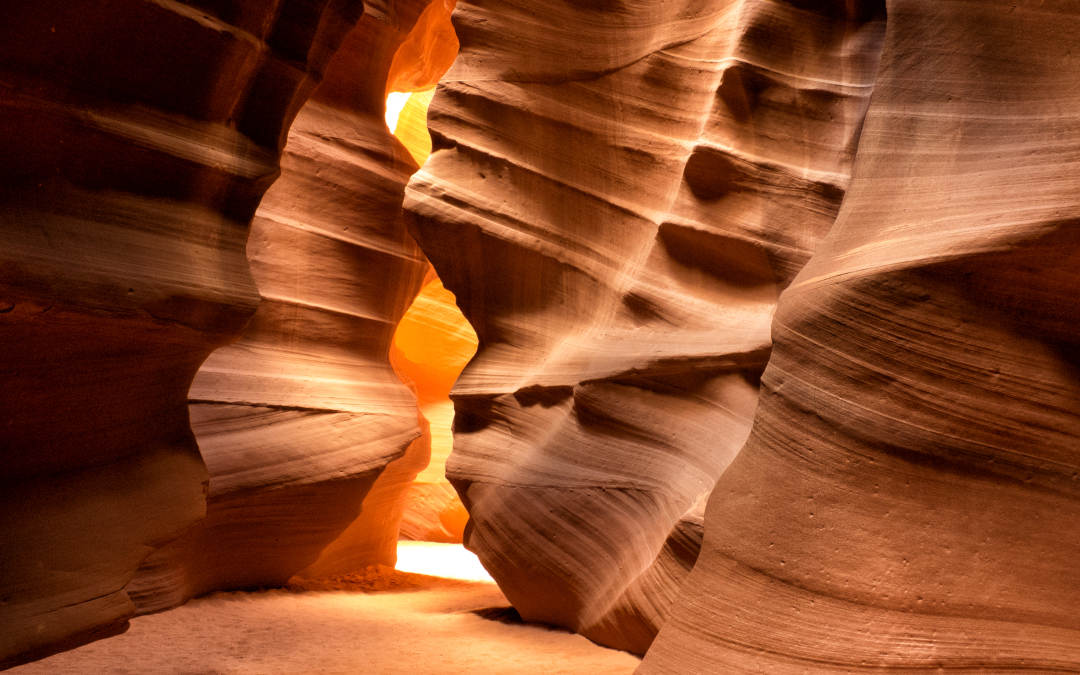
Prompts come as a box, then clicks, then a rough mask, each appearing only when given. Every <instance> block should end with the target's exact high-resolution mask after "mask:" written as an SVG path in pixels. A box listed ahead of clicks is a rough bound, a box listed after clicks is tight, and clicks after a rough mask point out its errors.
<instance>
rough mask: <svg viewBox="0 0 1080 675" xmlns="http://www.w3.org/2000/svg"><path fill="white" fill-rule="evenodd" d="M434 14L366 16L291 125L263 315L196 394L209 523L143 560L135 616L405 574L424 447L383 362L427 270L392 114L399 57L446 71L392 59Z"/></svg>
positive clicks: (264, 253)
mask: <svg viewBox="0 0 1080 675" xmlns="http://www.w3.org/2000/svg"><path fill="white" fill-rule="evenodd" d="M437 4H438V6H439V7H440V8H443V10H444V13H445V7H444V6H443V3H442V2H441V0H439V2H438V3H437ZM425 5H426V3H424V2H420V1H417V2H395V3H393V4H392V5H387V6H386V7H384V8H383V9H384V10H385V11H391V10H392V11H391V14H392V17H389V18H388V17H387V16H382V19H379V18H378V17H377V16H376V15H375V14H374V13H373V12H375V9H374V8H369V10H368V14H367V15H366V16H365V17H364V18H363V19H362V20H361V21H360V23H359V24H358V25H357V27H356V28H355V29H354V30H353V32H352V33H350V35H349V36H348V38H347V39H346V40H345V42H344V44H343V45H342V47H341V49H340V51H339V52H338V54H337V56H336V57H335V58H334V60H333V61H332V62H331V63H330V65H329V66H328V67H327V72H326V77H325V80H324V82H323V83H322V85H321V86H320V87H319V89H318V90H317V92H316V93H315V95H314V96H313V98H312V100H311V101H310V102H309V103H308V104H307V105H305V106H304V108H303V109H302V110H301V112H300V113H299V115H298V116H297V118H296V121H295V123H294V124H293V126H292V128H291V130H290V131H289V141H288V145H287V146H286V149H285V154H284V156H283V158H282V175H281V178H280V179H279V180H278V181H277V182H276V183H275V184H274V185H273V187H272V188H270V190H269V191H268V192H267V194H266V197H265V198H264V199H263V201H262V203H261V205H260V206H259V209H258V211H257V213H256V216H255V219H254V222H253V224H252V229H251V236H250V239H249V241H248V246H247V255H248V259H249V260H250V263H251V269H252V273H253V275H254V277H255V280H256V282H257V283H258V286H259V292H260V294H261V296H262V304H261V305H260V306H259V309H258V311H257V312H256V314H255V317H254V318H253V320H252V321H251V323H250V324H249V326H248V328H247V330H246V331H245V332H244V335H243V337H242V338H241V340H240V341H238V342H236V343H235V344H233V345H230V346H228V347H225V348H223V349H220V350H218V351H217V352H215V353H214V354H213V355H212V356H211V357H210V358H209V359H207V361H206V362H205V363H204V364H203V366H202V368H201V369H200V370H199V373H198V375H197V376H196V377H195V381H194V383H193V385H192V387H191V391H190V399H191V417H192V427H193V429H194V431H195V434H196V437H197V438H198V441H199V446H200V449H201V451H202V454H203V456H204V457H205V459H206V464H207V467H208V469H209V473H210V484H209V485H210V487H209V498H208V503H207V517H206V520H205V521H203V522H202V523H200V524H198V525H196V526H195V527H193V528H192V529H191V531H189V532H188V533H187V534H186V535H185V536H184V537H183V538H181V539H179V540H177V541H176V542H174V543H173V544H171V545H170V546H168V547H166V548H164V549H161V550H159V551H157V552H155V553H154V554H153V555H152V556H151V557H150V558H149V559H147V561H146V562H145V563H144V565H143V567H142V569H141V570H140V574H139V575H138V576H137V577H136V579H135V580H134V581H133V582H132V584H131V586H130V587H129V593H130V594H131V596H132V597H133V599H134V600H135V602H136V605H137V606H138V608H139V611H140V612H149V611H158V610H161V609H167V608H169V607H172V606H175V605H177V604H180V603H182V602H185V601H186V600H187V599H189V598H191V597H195V596H198V595H202V594H204V593H207V592H210V591H213V590H223V589H235V588H250V587H259V586H280V585H282V584H284V583H285V582H286V581H287V580H288V579H289V578H290V577H292V576H293V575H295V574H297V573H300V574H301V575H315V576H323V575H327V574H339V573H348V572H352V571H355V570H357V569H362V568H364V567H367V566H369V565H375V564H384V565H393V564H394V561H395V558H396V545H397V537H398V522H399V520H400V518H401V512H402V510H403V508H404V503H405V493H406V490H407V488H408V485H409V483H410V482H411V481H412V479H413V477H414V476H415V475H416V473H417V472H418V471H419V470H420V469H422V468H423V467H424V465H425V463H426V454H425V452H424V448H421V447H419V446H416V444H413V445H412V447H410V444H411V443H412V441H413V440H414V439H416V438H417V437H418V436H419V435H420V428H419V426H418V424H417V409H416V402H415V398H414V397H413V395H412V394H411V393H410V391H409V390H408V388H407V387H406V386H405V385H403V384H402V383H401V381H400V380H399V379H398V378H397V376H396V375H395V374H394V371H393V369H392V367H391V364H390V361H389V356H388V355H389V349H390V342H391V338H392V337H393V335H394V330H395V326H396V325H397V323H398V321H399V320H400V318H401V316H402V314H404V312H405V310H406V309H407V308H408V307H409V305H410V303H411V302H412V301H413V298H414V296H415V295H416V293H417V292H418V290H419V289H420V284H421V281H422V280H423V278H424V274H425V273H426V271H427V269H428V268H429V265H428V263H427V261H426V260H425V259H424V257H423V255H422V254H421V253H420V251H419V249H418V248H417V247H416V244H415V243H414V242H413V241H412V238H411V237H410V236H409V235H408V234H407V233H406V232H405V228H404V225H403V224H402V222H401V216H400V211H401V199H402V195H403V190H404V185H405V182H406V181H407V180H408V178H409V176H410V175H411V174H412V172H413V171H415V170H416V168H417V165H416V164H415V163H414V161H413V158H412V156H411V155H410V153H409V151H407V149H406V148H405V147H404V146H402V144H401V143H400V142H398V141H397V140H396V139H395V138H394V137H393V136H392V135H391V134H390V132H389V131H388V130H387V128H386V124H385V122H384V120H383V106H384V103H385V91H386V88H387V82H388V79H392V78H394V77H395V75H394V74H393V71H394V67H395V64H396V68H397V69H399V70H401V69H408V68H407V67H408V66H409V65H410V64H411V65H412V69H413V70H423V67H426V68H427V70H426V71H424V72H428V71H431V70H432V69H435V70H438V64H437V63H436V64H427V63H421V64H415V63H412V62H410V61H409V60H408V59H405V60H404V61H403V60H402V59H401V58H396V57H395V53H396V52H397V51H398V50H399V47H400V46H401V45H402V44H403V43H408V41H409V39H410V31H412V30H413V27H414V25H417V26H418V28H417V29H418V30H420V31H421V32H424V31H426V32H431V30H433V29H432V27H431V26H430V25H428V24H430V23H431V21H432V20H431V19H425V21H426V22H425V23H422V22H421V21H419V19H421V18H423V17H427V16H431V15H432V12H428V11H426V8H425ZM435 15H436V16H438V13H435ZM415 58H417V59H423V58H425V55H424V54H419V55H417V56H415ZM395 59H396V60H395ZM402 64H404V65H402ZM443 70H445V65H444V66H443ZM439 72H441V71H439ZM436 76H437V73H436ZM417 77H419V76H418V75H416V74H415V73H414V74H413V81H415V80H416V78H417ZM391 84H393V83H392V82H391ZM429 84H431V83H429ZM407 449H408V452H406V450H407ZM384 469H385V470H384Z"/></svg>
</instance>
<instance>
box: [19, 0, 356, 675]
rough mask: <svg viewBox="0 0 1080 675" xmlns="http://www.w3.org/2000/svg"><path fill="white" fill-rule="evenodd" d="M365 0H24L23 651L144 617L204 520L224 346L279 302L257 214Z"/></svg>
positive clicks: (111, 630) (40, 650)
mask: <svg viewBox="0 0 1080 675" xmlns="http://www.w3.org/2000/svg"><path fill="white" fill-rule="evenodd" d="M362 9H363V3H361V2H359V0H282V1H281V2H274V3H265V2H245V1H244V0H235V1H227V2H215V1H209V0H208V1H205V2H196V3H189V4H182V3H179V2H172V1H160V2H143V1H142V0H108V1H105V0H82V1H79V2H70V1H68V0H33V1H32V2H26V1H22V0H12V1H10V2H4V3H3V4H2V5H0V157H2V158H3V159H2V162H0V223H2V224H3V225H2V227H0V344H2V345H3V346H2V349H0V429H2V432H0V433H2V439H0V463H2V467H3V468H2V474H0V475H2V477H0V512H2V513H3V514H4V515H3V517H2V519H0V541H2V542H3V547H2V551H0V626H3V629H2V630H0V668H2V667H5V666H9V665H12V664H14V663H20V662H23V661H25V660H28V659H33V658H39V657H41V656H43V655H46V654H49V653H52V652H54V651H56V650H59V649H63V648H69V647H71V646H74V645H78V644H81V643H84V642H86V641H88V640H92V639H96V638H99V637H103V636H107V635H111V634H115V633H118V632H121V631H123V630H124V629H125V627H126V625H127V623H126V622H127V618H128V617H130V616H131V615H132V612H133V611H134V607H133V605H132V603H131V601H130V599H129V598H128V596H127V594H126V593H125V592H124V587H125V585H126V584H127V583H128V581H129V580H130V579H131V578H132V575H133V574H134V573H135V571H136V568H137V567H138V566H139V564H140V562H141V561H142V560H143V559H144V558H145V557H146V556H147V555H149V554H150V553H151V552H153V551H154V550H155V549H158V548H160V547H161V546H162V545H164V544H166V543H167V542H168V541H169V540H171V539H174V538H175V537H177V536H179V535H180V534H181V533H182V532H184V531H185V529H186V528H188V527H189V526H191V525H192V524H193V523H195V522H196V521H198V520H199V519H200V518H202V516H203V513H204V509H205V485H206V480H207V473H206V467H205V466H204V465H203V462H202V459H201V458H200V456H199V452H198V448H197V445H196V442H195V438H194V436H193V435H192V432H191V428H190V426H189V421H188V410H187V391H188V387H189V386H190V384H191V381H192V378H193V377H194V375H195V372H196V370H197V369H198V368H199V365H200V364H201V363H202V361H203V360H204V359H205V358H206V357H207V355H209V354H210V352H211V351H212V350H214V349H215V348H217V347H220V346H222V345H223V344H226V343H228V342H230V341H232V340H234V339H236V337H237V336H238V335H239V334H240V333H241V331H242V330H243V328H244V325H245V323H246V322H247V321H248V319H249V318H250V317H251V315H252V313H253V312H254V311H255V307H256V305H257V303H258V301H259V296H258V293H257V291H256V288H255V285H254V283H253V281H252V278H251V274H250V272H249V270H248V263H247V259H246V257H245V255H244V245H245V240H246V237H247V228H248V224H249V223H250V220H251V218H252V216H253V214H254V211H255V207H256V205H257V204H258V202H259V199H260V198H261V197H262V194H263V192H264V191H265V190H266V188H267V187H268V186H269V185H270V183H271V182H272V181H273V179H274V178H275V176H276V175H277V170H278V166H277V165H278V155H279V152H280V150H281V146H282V145H283V142H284V134H285V130H286V129H287V128H288V126H289V124H290V123H291V121H292V118H293V116H294V115H295V114H296V111H297V110H299V108H300V106H301V105H302V104H303V102H304V101H305V100H306V99H307V98H308V96H309V95H310V92H311V90H312V89H314V87H315V86H316V84H317V83H318V81H319V79H320V77H321V74H322V71H323V68H324V66H325V65H326V62H327V60H328V59H329V58H330V56H331V55H332V54H333V52H334V50H335V49H337V47H338V46H339V45H340V43H341V40H342V39H343V38H344V37H345V34H346V33H347V32H348V31H349V30H350V29H351V28H352V27H353V26H354V25H355V23H356V22H357V20H358V19H359V18H360V14H361V12H362Z"/></svg>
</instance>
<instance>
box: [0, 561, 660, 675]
mask: <svg viewBox="0 0 1080 675" xmlns="http://www.w3.org/2000/svg"><path fill="white" fill-rule="evenodd" d="M447 550H449V549H447ZM455 555H459V554H457V553H455ZM638 663H639V659H638V658H637V657H636V656H633V655H631V654H627V653H626V652H619V651H615V650H611V649H606V648H604V647H600V646H598V645H596V644H594V643H592V642H589V641H588V640H586V639H585V638H583V637H581V636H580V635H576V634H573V633H570V632H568V631H564V630H561V629H555V628H551V627H547V626H541V625H534V624H525V623H521V621H520V618H518V617H517V614H516V612H514V610H512V609H510V607H509V603H507V601H506V598H505V596H503V594H502V592H501V591H499V588H498V587H497V586H496V585H495V584H493V583H490V582H476V581H464V580H457V579H447V578H441V577H434V576H426V575H420V574H413V573H409V572H402V571H398V570H392V569H390V568H387V567H380V568H369V569H368V570H365V571H363V572H361V573H357V574H352V575H342V576H336V577H329V578H326V579H317V580H309V581H299V580H294V581H293V583H292V584H291V585H290V586H289V587H288V588H286V589H274V590H264V591H255V592H234V593H215V594H213V595H209V596H206V597H204V598H199V599H196V600H192V601H191V602H189V603H187V604H186V605H184V606H183V607H178V608H176V609H173V610H170V611H168V612H162V613H161V614H154V615H150V616H142V617H138V618H136V619H133V620H132V621H131V629H130V630H129V631H128V632H127V633H125V634H123V635H120V636H117V637H114V638H109V639H107V640H102V641H99V642H95V643H92V644H89V645H86V646H85V647H81V648H79V649H76V650H73V651H70V652H64V653H62V654H57V655H55V656H51V657H49V658H47V659H44V660H41V661H37V662H35V663H30V664H27V665H24V666H20V667H17V668H14V669H12V670H10V671H9V672H10V673H12V675H369V674H370V675H399V674H402V675H403V674H406V673H407V674H409V675H459V674H461V673H497V674H500V675H501V674H506V675H518V674H525V673H529V674H542V675H582V674H588V675H629V674H630V673H632V672H633V670H634V668H636V667H637V665H638Z"/></svg>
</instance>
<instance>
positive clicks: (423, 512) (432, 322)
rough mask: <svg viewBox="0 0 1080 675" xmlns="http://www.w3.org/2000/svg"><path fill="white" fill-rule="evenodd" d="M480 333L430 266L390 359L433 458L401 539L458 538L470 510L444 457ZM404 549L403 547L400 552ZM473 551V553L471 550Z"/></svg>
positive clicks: (412, 494)
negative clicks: (456, 397) (457, 389)
mask: <svg viewBox="0 0 1080 675" xmlns="http://www.w3.org/2000/svg"><path fill="white" fill-rule="evenodd" d="M477 345H478V341H477V337H476V332H475V331H474V330H473V328H472V326H471V325H469V322H468V321H467V320H466V319H465V317H464V316H463V315H462V313H461V311H460V310H459V309H458V307H457V303H456V299H455V297H454V294H453V293H451V292H450V291H448V290H447V289H446V288H444V287H443V285H442V281H440V280H439V277H438V276H436V274H435V271H434V270H431V271H430V272H429V273H428V276H427V278H426V279H425V284H424V287H423V288H422V289H421V291H420V293H419V295H417V296H416V299H415V300H414V301H413V304H412V306H411V307H409V309H408V311H406V312H405V315H404V316H403V317H402V319H401V322H400V323H399V324H398V327H397V330H396V332H395V333H394V340H393V342H392V344H391V347H390V361H391V363H393V365H394V370H395V371H396V372H397V373H398V376H399V377H400V378H401V380H402V381H403V382H405V383H406V384H408V385H409V386H410V387H411V388H412V390H413V391H414V392H415V393H416V399H417V407H418V409H419V414H420V417H421V428H422V429H424V427H426V429H424V436H423V437H422V438H421V439H420V441H418V442H420V443H425V444H426V445H427V448H426V449H427V450H428V452H429V453H430V457H431V459H430V462H429V463H428V466H427V468H426V469H424V470H423V471H421V472H420V474H419V475H418V476H417V477H416V480H415V481H414V482H413V484H412V486H411V487H410V489H409V493H408V495H407V497H406V499H407V501H406V506H405V514H404V516H403V517H402V522H401V535H400V536H401V538H402V539H406V540H419V541H432V542H443V543H460V542H461V540H462V536H463V534H464V531H465V523H466V522H467V521H468V513H467V512H466V511H465V507H464V506H462V504H461V500H460V499H459V498H458V496H457V493H456V492H455V491H454V489H453V487H452V486H451V485H450V483H449V482H448V481H447V480H446V459H447V457H448V456H449V455H450V452H451V451H452V450H453V447H454V438H453V433H452V432H451V426H452V425H453V422H454V404H453V402H452V401H451V400H450V389H451V388H452V387H453V386H454V382H455V381H456V380H457V378H458V376H459V375H460V374H461V371H462V370H463V369H464V368H465V365H466V364H467V363H468V362H469V360H470V359H471V358H472V357H473V354H475V353H476V348H477ZM400 555H401V549H400V547H399V556H400ZM470 555H471V554H470Z"/></svg>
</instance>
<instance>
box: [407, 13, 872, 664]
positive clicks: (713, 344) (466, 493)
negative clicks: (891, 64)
mask: <svg viewBox="0 0 1080 675" xmlns="http://www.w3.org/2000/svg"><path fill="white" fill-rule="evenodd" d="M530 7H531V6H530ZM691 17H692V18H691ZM880 18H881V17H880V16H875V14H874V12H872V11H870V12H864V13H861V14H857V15H856V14H853V15H851V16H847V15H845V14H843V13H841V14H840V15H839V16H836V15H834V14H829V13H815V12H812V11H807V10H801V9H797V8H795V7H794V6H792V5H789V4H785V3H772V2H738V3H667V4H657V3H633V2H630V3H619V5H618V8H615V7H614V6H612V7H608V6H606V5H604V4H603V3H601V4H595V3H586V4H581V3H578V4H575V5H574V6H573V7H572V8H571V7H570V6H569V5H559V6H558V7H557V8H553V9H552V11H550V12H543V13H540V12H535V11H531V10H530V9H529V8H527V7H525V3H515V2H499V3H486V2H485V3H475V4H474V3H464V2H463V3H459V6H458V10H457V13H456V14H455V22H456V25H457V26H458V28H459V37H460V39H461V45H462V54H461V57H460V58H459V59H458V61H457V62H456V63H455V65H454V67H453V68H451V70H450V71H449V73H448V75H447V77H446V78H445V79H444V82H443V84H441V85H440V89H439V91H438V93H437V94H436V96H435V99H434V101H433V102H432V106H431V111H430V114H429V122H430V125H431V128H432V133H433V137H434V147H435V152H434V153H433V154H432V156H431V158H430V160H429V162H428V163H427V164H426V165H425V167H424V168H423V169H422V170H421V171H420V172H419V173H417V174H416V176H414V178H413V180H412V182H411V183H410V187H409V190H408V194H407V197H406V210H407V212H408V218H409V227H410V231H412V232H413V233H414V234H415V236H416V237H417V240H418V241H419V242H420V244H421V247H422V248H423V249H424V250H425V253H426V254H427V255H428V257H429V259H430V260H431V261H432V263H433V264H434V266H435V268H436V270H438V272H439V274H440V276H441V277H442V279H443V280H444V282H445V283H446V286H447V288H449V289H450V290H452V291H453V292H454V293H455V295H456V296H457V300H458V304H459V305H460V306H461V308H462V311H463V312H464V314H465V316H466V317H467V318H468V319H469V321H470V322H471V323H472V325H473V326H474V327H475V328H476V332H477V334H478V335H479V339H480V349H479V352H478V354H477V356H476V357H475V359H474V360H473V361H472V362H471V363H470V365H469V367H468V368H467V369H466V370H465V372H464V374H463V375H462V378H461V380H460V381H459V382H458V384H457V385H456V386H455V388H454V393H453V395H452V398H453V399H454V402H455V406H456V412H457V419H456V421H455V440H454V442H455V450H454V453H453V454H452V455H451V457H450V460H449V461H448V464H447V473H448V476H449V477H450V479H451V481H452V482H453V483H454V485H455V486H456V487H457V488H458V491H459V493H460V494H461V495H462V499H463V501H464V504H465V506H466V507H467V508H468V510H469V513H470V515H471V521H470V525H469V528H468V529H467V530H466V538H465V541H466V545H467V546H468V547H469V548H470V549H472V550H474V551H476V552H477V554H478V555H479V556H480V558H481V560H482V561H483V562H484V564H485V566H486V567H487V568H488V570H489V571H490V572H491V573H492V576H494V578H495V579H496V580H497V581H498V582H499V584H500V586H501V587H502V588H503V590H504V592H505V593H506V594H507V597H508V598H509V599H510V600H511V602H513V603H514V605H515V607H517V609H518V610H519V611H520V612H521V613H522V616H524V617H525V618H527V619H530V620H539V621H546V622H550V623H555V624H559V625H563V626H568V627H570V628H572V629H574V630H577V631H580V632H582V633H583V634H585V635H586V636H589V637H591V638H593V639H596V640H599V641H603V642H604V643H606V644H613V645H617V646H619V647H621V648H625V649H630V650H633V651H636V652H638V653H643V652H644V651H645V649H646V648H647V647H648V644H649V642H650V641H651V639H652V636H653V635H654V634H655V631H656V629H657V628H658V626H659V625H660V624H661V623H662V622H663V619H664V617H665V616H666V613H667V611H668V603H669V602H670V599H671V598H672V597H673V596H674V592H675V589H677V588H678V586H679V584H680V583H681V581H682V578H683V577H684V576H685V574H686V572H687V570H688V569H689V566H690V565H692V558H693V556H692V555H689V554H688V555H689V557H684V558H683V560H685V564H683V563H679V564H674V566H673V563H672V562H671V560H670V556H669V554H667V553H664V550H665V549H664V547H665V542H669V541H670V540H671V538H672V537H676V538H679V537H682V535H681V534H678V533H679V532H681V531H682V529H681V528H683V527H684V525H680V521H684V522H686V523H688V522H692V521H693V520H694V516H693V515H692V511H693V507H694V505H695V504H696V503H698V502H699V500H700V499H701V498H702V497H703V496H704V495H706V494H708V492H709V491H710V490H711V489H712V486H713V484H714V482H715V481H716V479H717V477H719V476H720V474H721V473H722V472H723V470H724V468H725V467H726V466H727V465H728V463H730V462H731V460H732V459H733V458H734V457H735V454H736V453H737V452H738V450H739V448H740V447H741V446H742V444H743V442H744V440H745V438H746V435H747V434H748V433H749V430H750V423H751V418H752V415H753V411H754V408H755V405H756V399H757V380H758V377H759V375H760V373H761V371H762V369H763V368H764V365H765V363H766V360H767V358H768V355H769V350H770V339H769V326H770V322H771V319H772V313H773V310H774V308H775V303H776V298H777V294H778V292H779V291H780V290H781V289H782V288H784V287H785V286H786V285H787V283H789V281H790V280H791V278H792V277H793V276H794V274H795V272H796V271H797V270H798V269H799V267H801V265H802V264H803V263H805V261H806V260H807V259H808V258H809V256H810V253H811V252H812V249H813V247H814V245H815V243H816V241H817V239H818V238H819V237H821V236H823V235H824V234H825V232H826V231H827V230H828V228H829V227H830V226H831V224H832V222H833V218H834V217H835V214H836V211H837V209H838V207H839V203H840V200H841V198H842V197H843V194H844V190H845V189H846V187H847V181H848V176H849V172H850V165H851V161H852V157H853V153H854V150H855V146H856V144H857V140H858V133H859V130H860V128H861V123H862V116H863V113H864V111H865V108H866V105H867V101H868V98H869V94H870V92H871V90H872V85H873V77H874V73H875V70H876V55H877V45H878V44H879V43H880V41H881V38H882V35H883V30H884V29H883V22H882V21H881V20H880ZM570 33H573V35H574V37H573V38H572V42H571V38H569V37H568V35H569V34H570ZM778 43H783V44H785V45H787V47H785V48H784V49H779V48H777V47H776V45H777V44H778ZM568 44H573V45H574V46H573V49H572V50H571V51H572V53H573V58H568V54H569V53H570V52H568V51H567V46H566V45H568ZM614 45H618V48H616V47H615V46H614ZM686 519H689V520H686ZM676 568H677V569H676Z"/></svg>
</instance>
